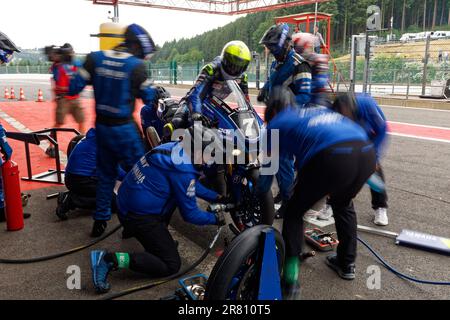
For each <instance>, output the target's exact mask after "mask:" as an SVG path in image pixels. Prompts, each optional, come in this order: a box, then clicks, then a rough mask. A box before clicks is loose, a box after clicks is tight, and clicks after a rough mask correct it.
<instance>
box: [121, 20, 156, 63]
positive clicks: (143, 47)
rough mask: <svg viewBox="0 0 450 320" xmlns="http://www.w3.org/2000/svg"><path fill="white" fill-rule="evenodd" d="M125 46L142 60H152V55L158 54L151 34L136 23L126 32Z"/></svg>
mask: <svg viewBox="0 0 450 320" xmlns="http://www.w3.org/2000/svg"><path fill="white" fill-rule="evenodd" d="M136 45H137V46H136ZM125 46H126V47H127V48H128V49H129V50H130V52H131V54H133V55H134V56H136V57H138V58H140V59H150V57H151V55H152V54H153V53H155V52H156V45H155V42H154V41H153V39H152V37H151V36H150V34H149V33H148V32H147V31H146V30H145V29H144V28H142V27H141V26H139V25H137V24H134V23H133V24H130V25H129V26H128V27H127V29H126V30H125Z"/></svg>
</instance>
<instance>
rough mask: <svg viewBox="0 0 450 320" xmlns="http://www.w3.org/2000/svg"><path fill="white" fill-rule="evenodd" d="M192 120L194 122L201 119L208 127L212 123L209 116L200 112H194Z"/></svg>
mask: <svg viewBox="0 0 450 320" xmlns="http://www.w3.org/2000/svg"><path fill="white" fill-rule="evenodd" d="M191 120H192V122H197V121H201V122H202V124H203V125H204V126H206V127H210V125H211V121H210V120H209V119H208V118H207V117H205V116H204V115H202V114H201V113H198V112H194V113H193V114H192V115H191Z"/></svg>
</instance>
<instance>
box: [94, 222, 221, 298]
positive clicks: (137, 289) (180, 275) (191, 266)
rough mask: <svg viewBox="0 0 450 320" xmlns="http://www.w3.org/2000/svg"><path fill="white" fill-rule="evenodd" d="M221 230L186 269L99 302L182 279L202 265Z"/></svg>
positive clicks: (112, 294)
mask: <svg viewBox="0 0 450 320" xmlns="http://www.w3.org/2000/svg"><path fill="white" fill-rule="evenodd" d="M222 229H223V227H220V228H219V229H218V230H217V233H216V235H215V236H214V238H213V240H212V241H211V243H210V245H209V246H208V247H207V248H206V249H205V251H204V252H203V254H202V255H201V256H200V258H198V259H197V260H196V261H195V262H194V263H193V264H192V265H190V266H187V267H186V268H184V269H182V270H180V271H178V272H177V273H175V274H173V275H171V276H169V277H166V278H162V279H159V280H156V281H153V282H150V283H148V284H143V285H140V286H136V287H133V288H130V289H126V290H123V291H120V292H117V293H110V294H107V295H106V296H103V297H101V298H100V299H99V300H113V299H116V298H119V297H123V296H126V295H129V294H132V293H135V292H138V291H142V290H147V289H151V288H154V287H157V286H159V285H162V284H165V283H168V282H170V281H172V280H175V279H176V278H179V277H182V276H184V275H185V274H187V273H189V272H191V271H192V270H194V269H195V268H196V267H197V266H198V265H199V264H200V263H202V262H203V260H205V259H206V257H207V256H208V255H209V253H210V252H211V250H212V248H213V247H214V245H215V244H216V242H217V240H218V239H219V235H220V233H221V232H222Z"/></svg>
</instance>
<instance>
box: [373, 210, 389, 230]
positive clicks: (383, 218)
mask: <svg viewBox="0 0 450 320" xmlns="http://www.w3.org/2000/svg"><path fill="white" fill-rule="evenodd" d="M373 223H375V224H376V225H377V226H383V227H384V226H387V225H388V224H389V219H388V216H387V209H386V208H378V209H377V210H375V219H374V220H373Z"/></svg>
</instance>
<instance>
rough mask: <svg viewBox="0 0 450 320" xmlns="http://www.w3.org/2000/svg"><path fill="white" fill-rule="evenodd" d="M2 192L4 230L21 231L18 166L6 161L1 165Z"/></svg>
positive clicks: (21, 210) (21, 209) (21, 214)
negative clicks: (4, 219)
mask: <svg viewBox="0 0 450 320" xmlns="http://www.w3.org/2000/svg"><path fill="white" fill-rule="evenodd" d="M1 170H2V177H3V192H4V196H5V216H6V228H7V229H8V231H18V230H21V229H23V226H24V223H23V208H22V197H21V192H20V178H19V166H18V165H17V163H15V162H14V161H11V160H8V161H6V162H5V163H3V165H2V168H1Z"/></svg>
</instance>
